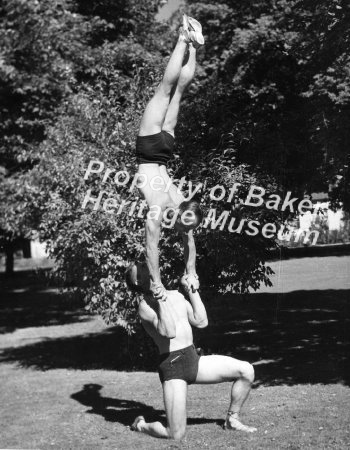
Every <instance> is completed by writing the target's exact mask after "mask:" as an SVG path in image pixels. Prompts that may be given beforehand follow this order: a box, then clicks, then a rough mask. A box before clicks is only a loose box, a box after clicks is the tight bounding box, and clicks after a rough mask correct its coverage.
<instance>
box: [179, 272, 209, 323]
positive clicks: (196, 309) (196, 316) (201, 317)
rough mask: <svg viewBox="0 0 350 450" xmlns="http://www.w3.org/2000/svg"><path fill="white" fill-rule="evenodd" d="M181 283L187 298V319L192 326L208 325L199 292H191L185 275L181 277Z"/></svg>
mask: <svg viewBox="0 0 350 450" xmlns="http://www.w3.org/2000/svg"><path fill="white" fill-rule="evenodd" d="M181 284H182V286H183V287H184V289H185V291H186V294H187V297H188V299H189V302H187V315H188V321H189V322H190V324H191V325H193V326H194V327H197V328H205V327H206V326H208V317H207V311H206V309H205V306H204V304H203V302H202V299H201V296H200V295H199V292H198V291H195V292H193V290H192V289H191V288H190V286H189V284H188V282H187V277H186V275H184V276H183V277H182V278H181Z"/></svg>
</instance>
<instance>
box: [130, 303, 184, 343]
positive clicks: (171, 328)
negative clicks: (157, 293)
mask: <svg viewBox="0 0 350 450" xmlns="http://www.w3.org/2000/svg"><path fill="white" fill-rule="evenodd" d="M139 315H140V318H141V321H142V324H143V326H144V327H145V329H146V330H147V328H148V329H149V328H151V329H153V330H155V331H156V332H157V333H158V334H160V335H161V336H164V337H167V338H168V339H173V338H174V337H176V325H175V321H174V318H173V316H172V313H171V308H170V306H169V302H168V301H156V302H155V307H154V308H151V307H150V306H149V305H148V304H147V302H146V301H145V300H143V301H142V302H141V303H140V306H139Z"/></svg>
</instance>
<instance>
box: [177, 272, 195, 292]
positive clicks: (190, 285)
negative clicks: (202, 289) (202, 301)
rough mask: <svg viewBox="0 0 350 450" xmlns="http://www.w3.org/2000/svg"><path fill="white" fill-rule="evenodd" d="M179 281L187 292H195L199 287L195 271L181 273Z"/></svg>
mask: <svg viewBox="0 0 350 450" xmlns="http://www.w3.org/2000/svg"><path fill="white" fill-rule="evenodd" d="M180 283H181V284H182V286H183V287H184V288H185V290H186V291H187V292H196V291H197V290H198V289H199V279H198V276H197V274H195V273H188V274H185V275H183V276H182V278H181V281H180Z"/></svg>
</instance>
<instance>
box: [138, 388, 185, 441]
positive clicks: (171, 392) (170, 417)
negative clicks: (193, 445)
mask: <svg viewBox="0 0 350 450" xmlns="http://www.w3.org/2000/svg"><path fill="white" fill-rule="evenodd" d="M163 395H164V405H165V413H166V417H167V427H164V426H163V425H162V424H161V423H160V422H152V423H147V422H146V421H145V420H144V419H143V417H142V418H141V416H140V417H138V418H137V419H136V420H135V422H134V428H135V429H136V431H139V432H141V433H145V434H148V435H150V436H153V437H157V438H165V439H175V440H180V439H182V438H183V437H184V435H185V432H186V399H187V383H186V381H184V380H169V381H165V382H164V383H163Z"/></svg>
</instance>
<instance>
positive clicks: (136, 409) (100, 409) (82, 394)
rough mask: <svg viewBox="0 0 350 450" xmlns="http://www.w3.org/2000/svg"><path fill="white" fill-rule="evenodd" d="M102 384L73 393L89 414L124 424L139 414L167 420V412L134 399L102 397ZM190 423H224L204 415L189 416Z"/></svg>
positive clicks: (86, 385) (73, 397)
mask: <svg viewBox="0 0 350 450" xmlns="http://www.w3.org/2000/svg"><path fill="white" fill-rule="evenodd" d="M101 389H102V386H101V385H100V384H85V385H84V386H83V389H82V390H81V391H79V392H75V393H74V394H72V395H71V398H72V399H74V400H76V401H78V402H79V403H81V404H82V405H84V406H88V407H89V408H90V409H89V410H87V411H86V412H87V413H88V414H98V415H100V416H102V417H104V419H105V420H107V421H108V422H119V423H121V424H123V425H126V426H127V425H130V424H131V423H132V422H133V421H134V420H135V418H136V417H137V416H147V422H155V421H162V422H164V421H165V412H164V410H161V409H155V408H153V407H152V406H149V405H146V404H145V403H141V402H137V401H134V400H124V399H119V398H110V397H102V396H101V394H100V391H101ZM187 423H188V425H198V424H203V423H217V424H218V425H219V424H222V423H223V420H222V419H205V418H202V417H192V418H191V417H189V418H188V419H187Z"/></svg>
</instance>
